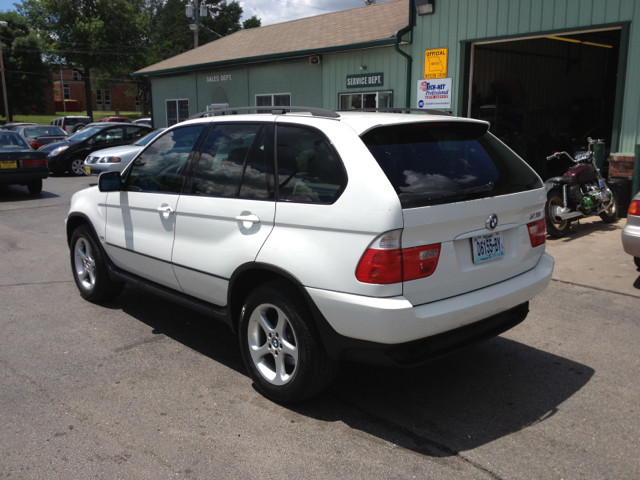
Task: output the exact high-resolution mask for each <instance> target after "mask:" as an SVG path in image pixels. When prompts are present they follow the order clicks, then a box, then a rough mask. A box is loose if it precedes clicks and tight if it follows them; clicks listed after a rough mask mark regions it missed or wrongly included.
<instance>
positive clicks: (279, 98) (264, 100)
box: [256, 93, 291, 107]
mask: <svg viewBox="0 0 640 480" xmlns="http://www.w3.org/2000/svg"><path fill="white" fill-rule="evenodd" d="M290 105H291V94H290V93H272V94H266V95H256V107H288V106H290Z"/></svg>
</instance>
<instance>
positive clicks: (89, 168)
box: [84, 167, 91, 175]
mask: <svg viewBox="0 0 640 480" xmlns="http://www.w3.org/2000/svg"><path fill="white" fill-rule="evenodd" d="M84 172H85V173H86V174H87V175H91V167H84Z"/></svg>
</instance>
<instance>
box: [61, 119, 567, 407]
mask: <svg viewBox="0 0 640 480" xmlns="http://www.w3.org/2000/svg"><path fill="white" fill-rule="evenodd" d="M286 108H287V110H282V109H280V110H278V111H276V110H273V111H270V112H269V113H266V114H265V113H256V114H241V115H223V116H216V117H210V118H197V119H194V120H190V121H186V122H183V123H180V124H178V125H175V126H173V127H171V128H169V129H167V130H166V131H165V132H163V133H162V134H161V135H159V136H158V137H157V138H156V139H155V140H154V141H153V142H151V143H150V144H149V145H148V146H147V147H145V149H144V150H142V152H141V153H140V154H138V156H137V157H136V158H135V159H134V160H133V162H132V163H131V164H130V165H129V167H128V168H127V169H126V170H125V171H124V172H122V173H120V172H110V173H103V174H102V175H101V176H100V177H99V185H98V186H97V187H92V188H88V189H86V190H82V191H80V192H78V193H76V194H75V195H74V197H73V199H72V202H71V208H70V211H69V216H68V219H67V222H66V229H67V237H68V241H69V246H70V252H71V267H72V269H73V275H74V278H75V281H76V284H77V286H78V289H79V290H80V294H81V295H82V296H83V297H84V298H86V299H87V300H89V301H93V302H99V301H102V300H105V299H108V298H112V297H114V296H115V295H118V293H120V292H121V291H122V288H123V286H124V284H125V282H127V283H131V284H133V285H136V286H138V287H140V288H144V289H148V290H150V291H152V292H154V293H156V294H158V295H161V296H163V297H165V298H169V299H171V300H173V301H176V302H179V303H180V304H182V305H184V306H186V307H190V308H193V309H196V310H198V311H200V312H204V313H205V314H207V315H210V316H211V317H214V318H217V319H219V320H222V321H223V322H225V323H227V324H228V325H229V326H230V327H231V328H232V329H233V330H234V331H236V332H237V333H238V335H239V338H240V348H241V351H242V355H243V358H244V361H245V364H246V368H247V370H248V372H249V375H250V376H251V378H252V379H253V381H254V383H255V385H256V387H257V388H258V389H259V391H260V392H262V393H263V394H264V395H266V396H267V397H269V398H271V399H273V400H275V401H279V402H295V401H300V400H303V399H306V398H309V397H311V396H313V395H316V394H318V393H319V392H321V391H322V390H323V389H324V388H325V387H326V386H327V385H329V383H330V382H331V381H332V379H333V377H334V375H335V372H336V368H337V365H338V362H339V361H340V360H341V359H349V360H357V361H364V362H370V363H383V364H394V365H400V366H412V365H417V364H420V363H424V362H426V361H428V360H432V359H434V358H438V357H441V356H443V355H445V354H448V353H450V352H452V351H454V350H456V349H457V348H460V347H464V346H467V345H470V344H473V343H476V342H478V341H482V340H485V339H487V338H490V337H493V336H495V335H498V334H500V333H502V332H504V331H505V330H507V329H509V328H511V327H513V326H514V325H516V324H518V323H519V322H521V321H523V320H524V319H525V317H526V316H527V313H528V301H529V300H530V299H531V298H532V297H534V296H535V295H537V294H538V293H540V292H541V291H542V290H543V289H544V288H546V286H547V285H548V283H549V280H550V278H551V273H552V271H553V264H554V260H553V258H552V257H550V256H549V255H548V254H546V253H545V237H546V231H545V220H544V213H543V211H544V204H545V200H546V192H545V189H544V186H543V183H542V181H541V180H540V178H539V177H538V176H537V175H536V174H535V172H534V171H533V170H532V169H531V168H529V167H528V166H527V164H526V163H525V162H524V161H522V159H520V158H519V157H518V156H517V155H516V154H515V153H513V152H512V151H511V150H510V149H509V148H508V147H507V146H505V145H504V144H503V143H501V142H500V141H499V140H498V139H497V138H496V137H494V136H493V135H492V134H491V133H489V132H488V131H487V130H488V124H487V123H485V122H481V121H476V120H471V119H466V118H456V117H451V116H444V115H437V114H424V113H423V114H407V113H400V112H398V113H379V112H340V113H335V112H330V111H327V110H319V109H310V108H304V110H305V112H302V113H292V112H293V111H294V110H296V107H286ZM237 110H241V109H237Z"/></svg>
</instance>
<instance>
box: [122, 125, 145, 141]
mask: <svg viewBox="0 0 640 480" xmlns="http://www.w3.org/2000/svg"><path fill="white" fill-rule="evenodd" d="M124 129H125V130H126V131H127V138H128V139H130V140H131V139H133V140H137V139H139V138H142V137H144V136H145V135H146V134H147V133H149V132H150V130H146V129H144V128H140V127H133V126H131V127H124Z"/></svg>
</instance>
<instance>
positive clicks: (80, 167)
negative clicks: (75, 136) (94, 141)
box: [67, 158, 85, 177]
mask: <svg viewBox="0 0 640 480" xmlns="http://www.w3.org/2000/svg"><path fill="white" fill-rule="evenodd" d="M67 170H69V173H70V174H71V175H73V176H76V177H81V176H83V175H85V171H84V159H83V158H74V159H73V160H71V161H70V162H69V163H68V165H67Z"/></svg>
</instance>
